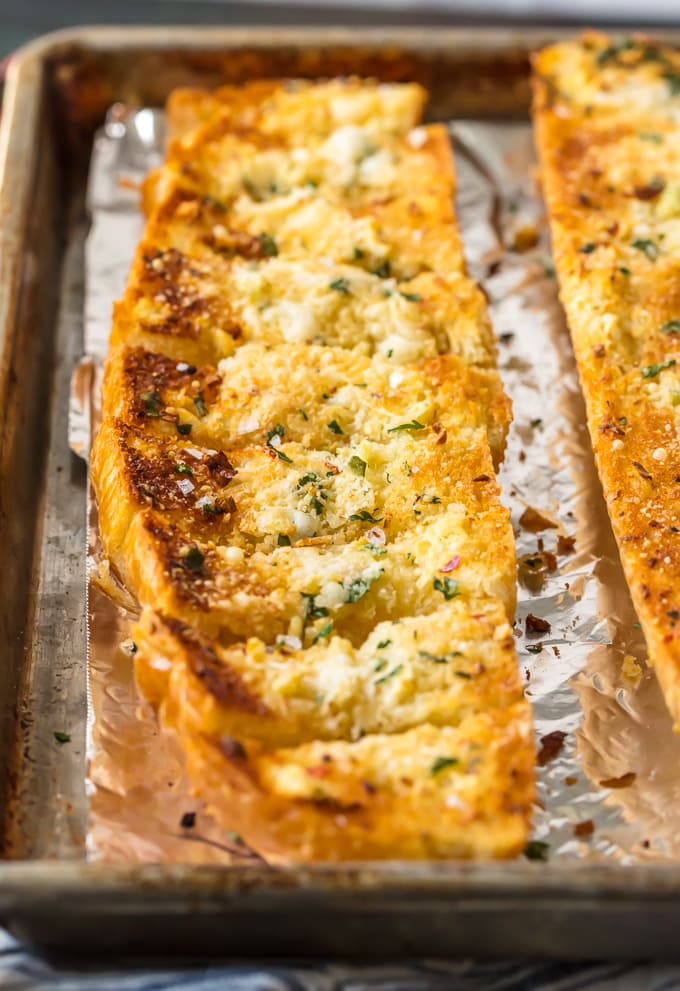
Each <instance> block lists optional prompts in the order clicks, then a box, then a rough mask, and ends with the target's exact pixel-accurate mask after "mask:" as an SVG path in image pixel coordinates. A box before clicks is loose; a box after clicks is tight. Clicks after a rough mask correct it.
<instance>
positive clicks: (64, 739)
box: [53, 730, 71, 743]
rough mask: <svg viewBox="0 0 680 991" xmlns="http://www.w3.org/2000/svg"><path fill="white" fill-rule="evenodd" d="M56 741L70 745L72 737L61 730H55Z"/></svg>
mask: <svg viewBox="0 0 680 991" xmlns="http://www.w3.org/2000/svg"><path fill="white" fill-rule="evenodd" d="M53 736H54V739H55V740H56V741H57V743H70V742H71V735H70V734H69V733H63V732H62V731H61V730H55V732H54V733H53Z"/></svg>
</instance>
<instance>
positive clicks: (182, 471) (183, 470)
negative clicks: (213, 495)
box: [173, 461, 194, 475]
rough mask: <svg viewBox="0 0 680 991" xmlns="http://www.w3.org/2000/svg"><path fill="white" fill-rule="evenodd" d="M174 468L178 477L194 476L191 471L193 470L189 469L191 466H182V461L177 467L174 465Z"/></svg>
mask: <svg viewBox="0 0 680 991" xmlns="http://www.w3.org/2000/svg"><path fill="white" fill-rule="evenodd" d="M173 468H174V470H175V471H176V472H177V474H178V475H193V474H194V473H193V471H192V470H191V468H190V467H189V465H185V464H182V462H181V461H178V462H177V464H176V465H173Z"/></svg>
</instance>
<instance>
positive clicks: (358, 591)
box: [342, 568, 382, 602]
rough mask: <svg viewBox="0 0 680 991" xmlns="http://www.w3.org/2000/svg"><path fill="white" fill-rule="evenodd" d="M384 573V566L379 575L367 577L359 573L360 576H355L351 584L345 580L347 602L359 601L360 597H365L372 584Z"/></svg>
mask: <svg viewBox="0 0 680 991" xmlns="http://www.w3.org/2000/svg"><path fill="white" fill-rule="evenodd" d="M381 575H382V568H381V569H380V571H379V572H378V574H377V575H372V576H371V577H370V578H365V577H364V576H363V575H359V577H358V578H354V579H353V580H352V581H351V582H349V584H347V583H344V582H343V586H342V587H343V588H344V589H345V591H346V592H347V599H346V601H347V602H358V601H359V599H363V597H364V596H365V595H366V593H367V592H368V590H369V588H370V587H371V585H373V583H374V582H377V580H378V578H380V576H381Z"/></svg>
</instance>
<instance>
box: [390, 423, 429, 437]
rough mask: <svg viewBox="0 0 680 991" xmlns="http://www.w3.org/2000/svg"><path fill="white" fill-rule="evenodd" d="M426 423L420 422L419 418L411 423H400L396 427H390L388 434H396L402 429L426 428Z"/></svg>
mask: <svg viewBox="0 0 680 991" xmlns="http://www.w3.org/2000/svg"><path fill="white" fill-rule="evenodd" d="M424 429H425V424H424V423H419V422H418V420H411V421H410V422H409V423H400V424H399V425H398V426H396V427H388V429H387V432H388V434H396V433H399V431H401V430H424Z"/></svg>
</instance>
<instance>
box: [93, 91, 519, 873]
mask: <svg viewBox="0 0 680 991" xmlns="http://www.w3.org/2000/svg"><path fill="white" fill-rule="evenodd" d="M423 97H424V94H423V92H422V90H420V88H419V87H408V86H407V87H400V86H387V87H385V86H378V85H375V84H367V83H364V82H360V81H357V80H349V81H347V80H345V81H338V80H331V81H329V82H328V83H325V84H308V83H305V84H283V83H281V82H276V81H275V82H269V81H265V82H261V83H260V82H257V83H253V84H251V85H249V86H247V87H244V88H243V89H234V88H225V89H224V90H223V91H218V92H217V93H216V94H214V95H207V94H200V93H194V92H179V93H177V94H175V95H174V96H173V97H172V99H171V103H170V110H169V113H170V123H171V130H172V132H173V134H174V140H173V141H172V142H171V145H170V149H169V154H168V159H167V161H166V163H165V164H164V166H163V167H162V168H161V169H160V171H159V172H158V173H157V174H156V175H155V176H154V177H153V178H152V179H150V181H149V182H148V184H147V187H146V189H145V204H146V207H147V209H148V210H149V212H150V216H149V222H148V225H147V229H146V232H145V235H144V239H143V241H142V244H141V245H140V247H139V250H138V253H137V256H136V259H135V261H134V264H133V267H132V271H131V275H130V280H129V283H128V287H127V290H126V293H125V296H124V298H123V300H122V301H121V302H120V303H119V304H118V305H117V307H116V310H115V314H114V328H113V333H112V340H111V345H112V346H111V353H110V356H109V359H108V361H107V367H106V372H105V379H104V421H103V425H102V428H101V430H100V432H99V435H98V437H97V440H96V443H95V447H94V451H93V457H92V478H93V481H94V485H95V489H96V492H97V497H98V502H99V516H100V531H101V537H102V544H103V547H104V550H105V553H106V555H107V557H108V559H109V561H110V563H111V565H112V568H113V570H114V571H115V572H116V573H117V575H118V577H119V578H120V579H121V580H122V581H123V583H124V585H125V586H126V587H127V589H128V590H129V591H130V592H131V593H132V594H133V595H134V596H136V597H137V599H138V600H139V602H140V604H141V606H142V607H143V612H142V619H141V621H140V623H139V625H138V626H137V627H136V629H135V630H134V633H133V635H134V637H135V641H136V643H137V646H138V651H137V654H136V662H135V663H136V673H137V679H138V683H139V686H140V688H141V690H142V692H143V694H144V695H145V697H146V698H148V699H149V700H150V701H151V702H152V703H153V704H154V705H155V706H157V707H158V709H159V712H160V717H161V720H162V722H163V724H164V725H165V726H167V727H169V728H171V729H173V730H174V731H175V732H176V733H177V735H178V736H179V739H180V741H181V743H182V745H183V747H184V749H185V752H186V755H187V761H188V766H189V771H190V775H191V777H192V780H193V782H194V784H195V787H196V789H197V790H198V791H199V793H200V794H201V795H203V796H204V797H205V798H206V799H207V800H208V801H209V803H210V805H211V808H212V809H213V811H214V813H215V815H216V816H217V818H218V819H219V821H220V822H222V823H223V824H224V825H225V827H227V828H231V829H237V830H238V831H239V832H241V833H242V834H243V835H244V837H245V838H246V839H247V841H248V842H249V843H251V844H252V845H254V846H256V847H257V848H258V849H260V850H261V852H263V853H265V854H266V855H267V856H271V857H273V858H274V859H277V860H309V859H321V860H337V859H347V858H350V857H352V858H357V859H358V858H362V857H371V856H379V857H386V856H391V857H429V856H436V857H451V856H466V857H469V856H477V857H483V856H496V857H502V856H511V855H514V854H516V853H518V852H519V851H520V850H521V849H522V847H523V846H524V843H525V839H526V834H527V829H528V822H529V816H530V805H531V801H532V798H533V774H532V770H533V759H534V758H533V747H532V743H531V719H530V712H529V707H528V705H527V703H526V702H525V701H524V700H523V698H522V690H521V685H520V681H519V674H518V670H517V663H516V657H515V651H514V640H513V637H512V630H511V627H510V626H509V623H508V617H511V616H512V614H513V612H514V607H515V556H514V544H513V536H512V529H511V526H510V519H509V514H508V511H507V510H506V509H505V508H504V507H503V506H502V505H501V503H500V501H499V494H500V493H499V487H498V484H497V482H496V479H495V473H494V469H495V466H496V465H497V464H498V463H499V462H500V460H501V459H502V456H503V451H504V447H505V436H506V433H507V428H508V424H509V421H510V404H509V401H508V399H507V397H506V396H505V394H504V392H503V389H502V385H501V382H500V379H499V377H498V373H497V371H496V369H495V354H494V345H493V338H492V334H491V328H490V324H489V320H488V317H487V315H486V312H485V309H484V300H483V297H482V294H481V292H480V291H479V289H478V288H477V286H475V285H474V284H473V283H472V282H471V280H470V279H469V278H468V276H467V274H466V272H465V267H464V262H463V254H462V248H461V243H460V238H459V235H458V230H457V226H456V222H455V218H454V215H453V211H452V205H451V204H452V197H453V193H454V173H453V162H452V159H451V152H450V147H449V142H448V138H447V135H446V132H445V131H444V129H443V128H441V127H438V126H430V127H424V128H420V127H418V128H415V130H414V125H415V124H416V123H417V119H418V115H419V113H420V110H421V107H422V102H423ZM406 807H408V813H405V808H406Z"/></svg>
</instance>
